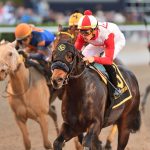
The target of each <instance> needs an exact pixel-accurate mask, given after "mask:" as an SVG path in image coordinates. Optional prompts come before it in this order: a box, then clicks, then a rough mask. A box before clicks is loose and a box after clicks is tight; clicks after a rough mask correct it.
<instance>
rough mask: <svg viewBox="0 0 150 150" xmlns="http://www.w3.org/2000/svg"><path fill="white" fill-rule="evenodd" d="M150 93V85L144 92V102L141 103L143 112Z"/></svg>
mask: <svg viewBox="0 0 150 150" xmlns="http://www.w3.org/2000/svg"><path fill="white" fill-rule="evenodd" d="M149 93H150V85H149V86H147V88H146V92H145V94H144V98H143V100H142V103H141V109H142V111H143V112H144V111H145V104H146V101H147V97H148V95H149Z"/></svg>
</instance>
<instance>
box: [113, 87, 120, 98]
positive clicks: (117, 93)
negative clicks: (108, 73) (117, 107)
mask: <svg viewBox="0 0 150 150" xmlns="http://www.w3.org/2000/svg"><path fill="white" fill-rule="evenodd" d="M121 94H122V92H121V89H120V88H117V89H115V92H114V93H113V96H114V98H115V99H116V98H118V97H119V96H120V95H121Z"/></svg>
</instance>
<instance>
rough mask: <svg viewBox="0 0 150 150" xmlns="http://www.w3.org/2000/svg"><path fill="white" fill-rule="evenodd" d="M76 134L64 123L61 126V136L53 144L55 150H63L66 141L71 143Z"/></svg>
mask: <svg viewBox="0 0 150 150" xmlns="http://www.w3.org/2000/svg"><path fill="white" fill-rule="evenodd" d="M75 136H76V134H75V132H74V130H73V129H72V128H71V127H70V126H69V125H68V124H66V123H63V124H62V126H61V130H60V133H59V136H58V137H57V138H56V140H55V141H54V143H53V148H54V150H62V147H63V145H64V141H65V142H66V141H69V140H70V139H71V138H73V137H75Z"/></svg>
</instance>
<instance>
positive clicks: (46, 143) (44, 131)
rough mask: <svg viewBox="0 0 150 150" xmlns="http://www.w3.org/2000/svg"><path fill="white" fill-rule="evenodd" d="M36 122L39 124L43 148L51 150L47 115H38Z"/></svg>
mask: <svg viewBox="0 0 150 150" xmlns="http://www.w3.org/2000/svg"><path fill="white" fill-rule="evenodd" d="M38 122H39V124H40V127H41V131H42V135H43V142H44V147H45V148H46V149H52V146H51V143H50V141H49V140H48V115H47V114H42V115H40V116H39V119H38Z"/></svg>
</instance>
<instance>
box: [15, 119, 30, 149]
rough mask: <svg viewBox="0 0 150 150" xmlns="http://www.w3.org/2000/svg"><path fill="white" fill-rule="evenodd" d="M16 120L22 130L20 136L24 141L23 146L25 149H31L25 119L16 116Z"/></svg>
mask: <svg viewBox="0 0 150 150" xmlns="http://www.w3.org/2000/svg"><path fill="white" fill-rule="evenodd" d="M16 122H17V124H18V126H19V128H20V130H21V132H22V136H23V142H24V146H25V149H26V150H30V149H31V142H30V139H29V134H28V129H27V125H26V120H25V121H22V120H20V119H18V118H17V117H16Z"/></svg>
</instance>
